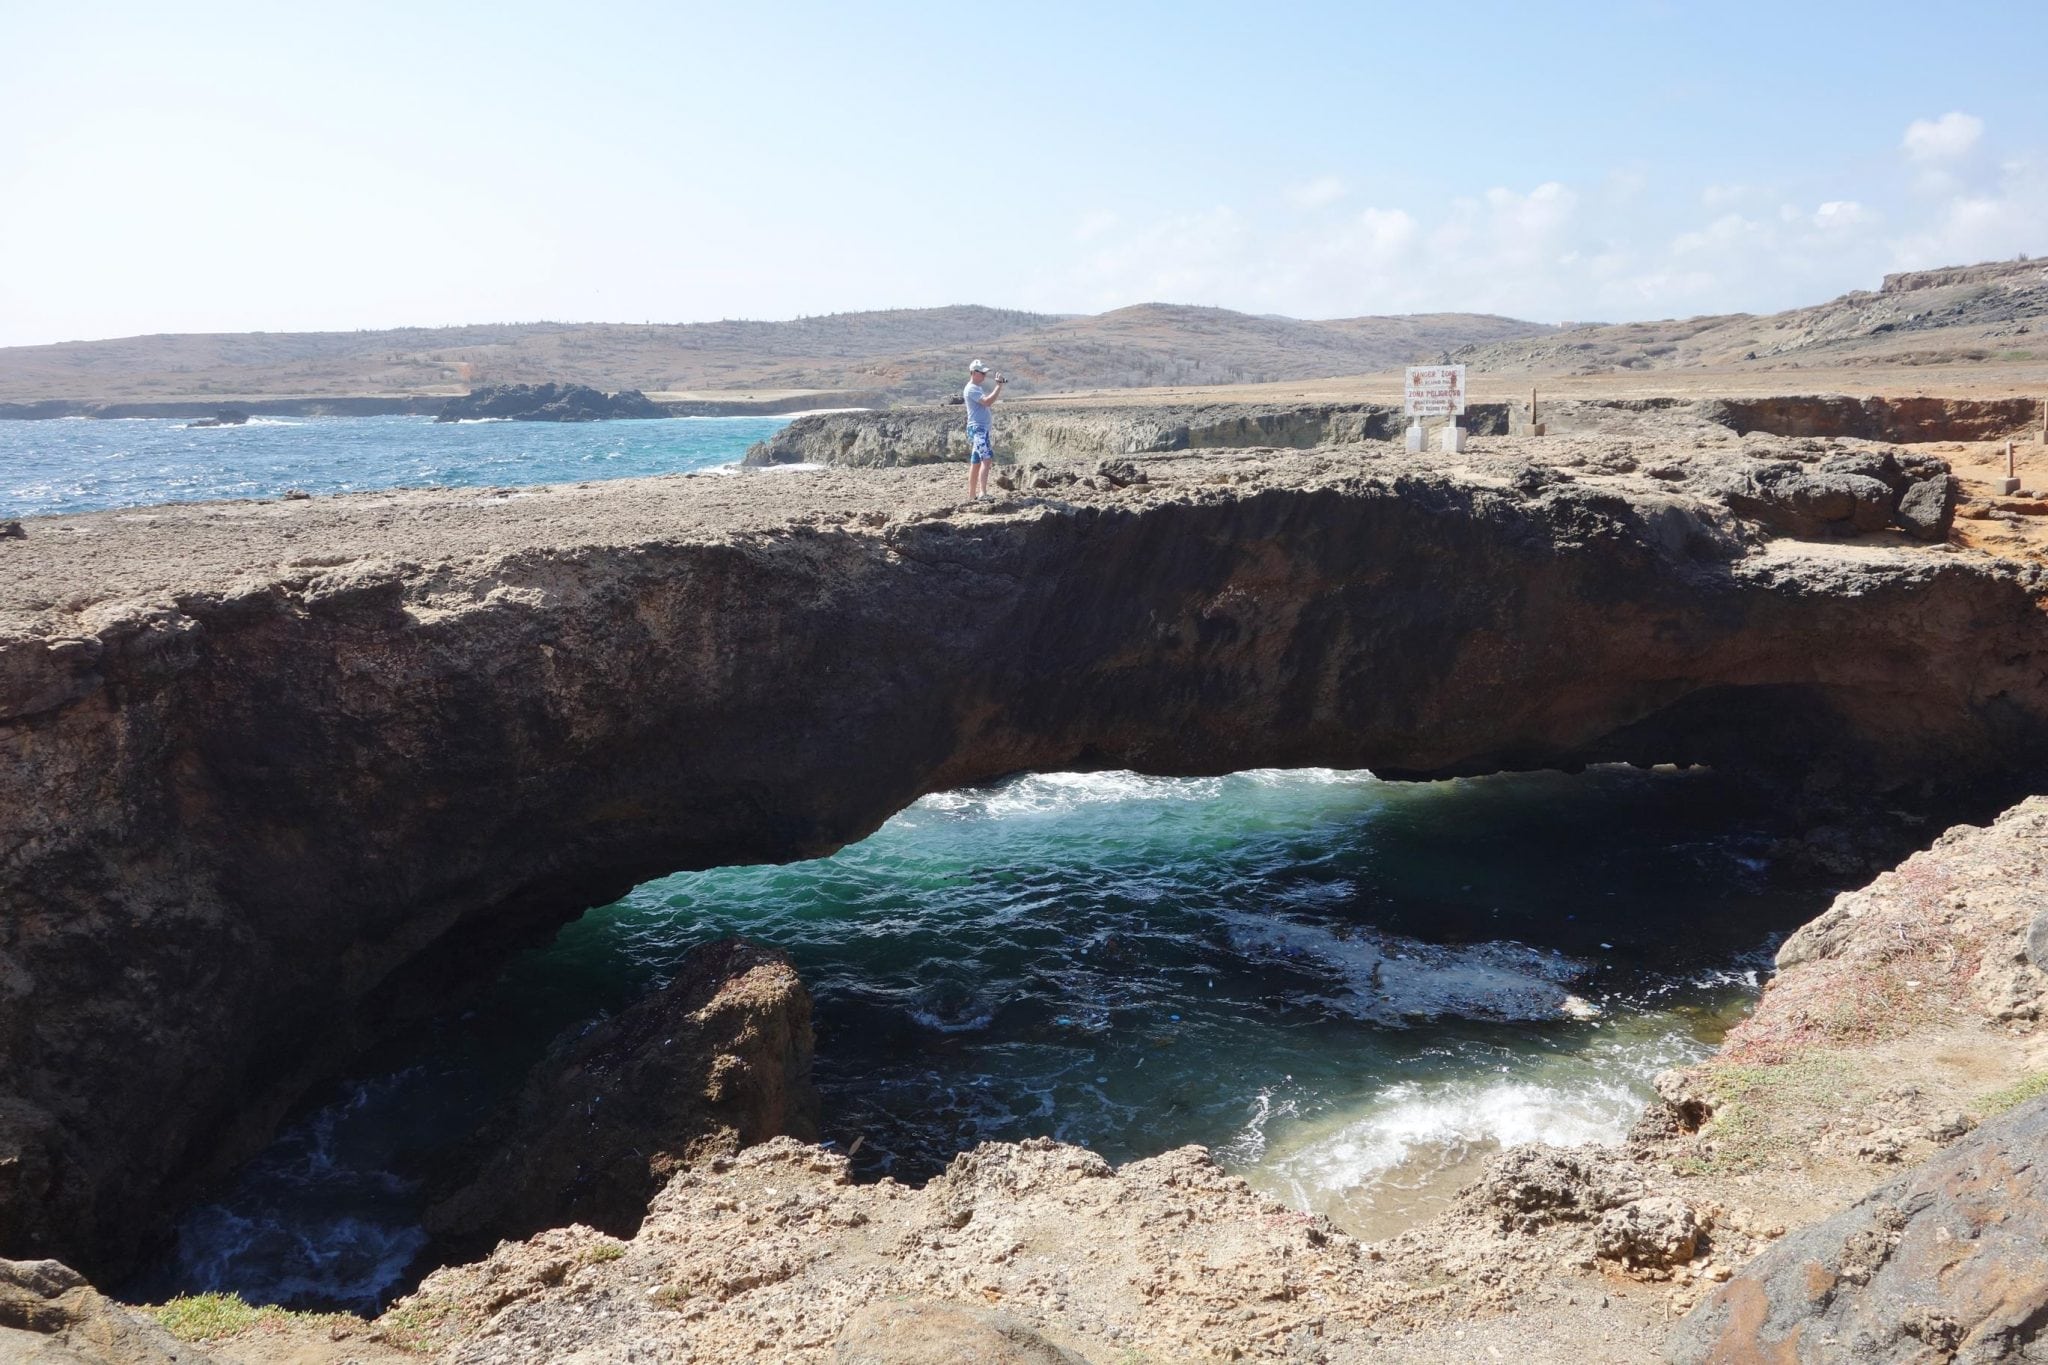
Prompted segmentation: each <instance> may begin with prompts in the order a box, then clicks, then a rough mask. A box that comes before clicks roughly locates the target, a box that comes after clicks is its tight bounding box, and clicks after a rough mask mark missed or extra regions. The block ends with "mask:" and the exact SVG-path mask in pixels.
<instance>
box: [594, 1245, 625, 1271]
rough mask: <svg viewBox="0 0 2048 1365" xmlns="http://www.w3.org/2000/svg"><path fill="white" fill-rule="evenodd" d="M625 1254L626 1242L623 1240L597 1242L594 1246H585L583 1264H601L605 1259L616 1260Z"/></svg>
mask: <svg viewBox="0 0 2048 1365" xmlns="http://www.w3.org/2000/svg"><path fill="white" fill-rule="evenodd" d="M625 1254H626V1244H625V1243H624V1242H599V1243H598V1244H597V1245H595V1246H592V1247H588V1248H585V1250H584V1252H583V1263H584V1264H585V1265H603V1264H604V1263H605V1262H606V1261H616V1260H618V1259H619V1258H620V1257H621V1256H624V1255H625Z"/></svg>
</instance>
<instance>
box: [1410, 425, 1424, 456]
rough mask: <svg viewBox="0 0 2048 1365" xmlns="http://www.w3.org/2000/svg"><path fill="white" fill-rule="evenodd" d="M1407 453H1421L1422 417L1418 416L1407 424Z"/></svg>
mask: <svg viewBox="0 0 2048 1365" xmlns="http://www.w3.org/2000/svg"><path fill="white" fill-rule="evenodd" d="M1408 453H1409V454H1411V455H1419V454H1421V453H1422V419H1421V418H1420V417H1418V418H1416V419H1415V420H1414V421H1412V422H1410V423H1409V424H1408Z"/></svg>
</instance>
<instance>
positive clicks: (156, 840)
mask: <svg viewBox="0 0 2048 1365" xmlns="http://www.w3.org/2000/svg"><path fill="white" fill-rule="evenodd" d="M1729 439H1730V440H1731V441H1732V440H1733V438H1732V437H1730V438H1729ZM1539 454H1540V455H1541V456H1542V461H1543V462H1542V463H1541V464H1535V463H1532V460H1531V457H1532V456H1533V455H1539ZM1825 455H1826V452H1825V451H1823V450H1820V449H1819V448H1818V447H1816V448H1815V450H1814V451H1807V450H1805V449H1803V448H1794V447H1786V448H1784V449H1776V448H1767V447H1764V446H1760V445H1759V444H1758V443H1757V442H1755V441H1754V440H1752V441H1750V442H1748V443H1746V444H1743V445H1742V446H1740V447H1739V448H1738V447H1735V446H1730V447H1728V448H1726V449H1713V450H1693V449H1691V448H1690V447H1688V448H1686V449H1685V450H1681V451H1676V452H1674V451H1671V450H1669V449H1668V448H1664V447H1658V446H1655V445H1654V443H1650V444H1645V445H1638V446H1637V447H1635V448H1633V450H1632V449H1631V447H1629V445H1628V443H1626V442H1616V441H1613V440H1609V439H1606V438H1602V439H1599V440H1592V441H1588V442H1583V443H1578V444H1574V443H1572V442H1550V443H1547V444H1545V445H1544V446H1541V447H1529V446H1525V445H1522V444H1521V443H1517V442H1514V441H1511V440H1498V441H1494V442H1490V443H1482V448H1480V449H1477V450H1475V451H1474V452H1473V453H1472V454H1471V455H1469V456H1467V457H1465V458H1464V459H1462V460H1458V461H1454V462H1451V463H1447V464H1446V463H1438V462H1435V461H1434V460H1433V459H1432V460H1413V459H1408V458H1404V457H1402V456H1399V455H1397V454H1393V453H1390V451H1389V449H1388V448H1387V447H1384V446H1362V447H1351V448H1339V449H1325V450H1318V451H1313V452H1308V453H1302V454H1289V453H1277V454H1276V453H1273V452H1266V453H1264V454H1251V455H1225V456H1184V457H1176V458H1148V459H1144V460H1142V461H1141V463H1142V464H1143V466H1144V469H1145V472H1146V474H1147V481H1146V482H1144V483H1142V484H1134V485H1133V486H1130V487H1124V488H1114V487H1108V486H1104V485H1103V483H1102V482H1101V481H1100V480H1095V479H1092V478H1083V479H1081V480H1079V481H1076V482H1074V483H1071V484H1067V485H1065V486H1063V487H1061V488H1059V489H1058V490H1055V491H1056V493H1057V496H1017V497H1011V498H1008V499H1005V500H999V501H996V502H993V503H984V504H981V505H978V506H962V505H960V504H959V503H958V502H957V501H955V498H956V496H957V495H956V488H955V485H956V482H957V481H956V479H955V477H954V471H937V470H930V471H927V470H868V471H827V472H817V473H796V474H790V473H783V474H777V475H772V476H741V477H731V476H705V477H697V478H688V477H684V478H672V479H662V480H649V481H641V482H632V483H616V484H608V485H602V486H597V487H589V488H562V489H553V490H547V489H542V490H530V491H526V492H521V493H518V494H510V493H495V494H493V493H479V492H476V491H455V492H447V491H443V492H431V491H421V492H398V493H379V494H366V495H359V496H350V497H344V498H334V499H312V500H302V501H290V502H279V503H239V504H216V505H202V506H187V507H174V508H158V509H148V510H143V511H134V512H121V513H108V514H99V515H92V516H84V517H76V518H61V519H48V520H32V521H29V522H27V523H26V524H25V532H26V534H25V535H24V537H23V538H21V539H18V540H7V541H0V562H4V564H5V566H6V569H7V572H6V574H5V576H4V580H0V752H4V753H5V755H6V759H5V762H4V764H0V906H4V919H0V1076H4V1077H5V1087H6V1093H5V1094H4V1095H0V1254H12V1255H16V1256H56V1257H61V1258H64V1259H66V1260H68V1261H70V1262H71V1263H73V1264H76V1265H78V1266H79V1267H80V1268H81V1269H84V1270H86V1271H88V1272H89V1273H92V1274H94V1275H98V1276H101V1277H105V1276H106V1275H108V1274H109V1272H111V1271H114V1270H117V1269H118V1268H119V1267H120V1266H121V1265H122V1264H123V1263H124V1261H126V1260H127V1259H128V1258H129V1257H131V1256H132V1255H133V1254H134V1253H135V1251H136V1250H137V1248H138V1247H139V1245H140V1244H141V1243H142V1241H143V1240H144V1239H145V1238H146V1237H147V1235H148V1234H149V1232H150V1230H151V1229H152V1228H153V1227H155V1226H160V1222H159V1220H160V1219H161V1218H162V1217H163V1216H164V1215H165V1214H166V1213H167V1212H168V1211H169V1210H170V1209H171V1208H172V1207H173V1206H174V1205H175V1203H176V1201H177V1200H178V1199H180V1198H182V1197H186V1196H188V1195H189V1193H190V1192H191V1191H192V1190H193V1189H194V1188H196V1186H197V1183H198V1182H200V1181H202V1180H203V1179H205V1178H206V1177H208V1176H209V1175H210V1174H212V1173H214V1172H217V1171H218V1170H219V1169H220V1168H221V1166H222V1165H223V1163H225V1162H227V1161H229V1160H232V1159H233V1158H235V1157H236V1156H238V1155H240V1154H242V1153H245V1152H247V1151H248V1150H250V1149H251V1147H252V1146H253V1145H255V1144H256V1143H258V1142H260V1141H261V1140H262V1139H263V1137H264V1135H265V1134H266V1133H267V1132H268V1131H269V1130H270V1128H271V1127H272V1126H273V1125H274V1123H275V1122H276V1120H277V1118H278V1117H279V1116H280V1115H281V1114H282V1113H283V1111H284V1109H285V1108H286V1106H288V1105H289V1104H290V1102H291V1101H292V1100H293V1099H294V1098H295V1097H296V1096H297V1095H299V1094H301V1093H303V1090H304V1088H305V1087H306V1086H308V1085H309V1084H311V1083H312V1081H313V1080H315V1079H316V1078H318V1077H320V1076H322V1075H324V1074H328V1073H330V1072H331V1070H332V1068H334V1067H335V1066H337V1065H338V1064H339V1062H340V1061H341V1059H343V1058H345V1057H346V1056H347V1055H349V1053H350V1052H351V1051H352V1050H353V1049H354V1048H356V1047H357V1046H359V1045H360V1043H361V1042H362V1041H363V1040H364V1039H365V1038H366V1037H368V1036H370V1035H371V1034H373V1033H374V1032H375V1031H377V1030H379V1029H381V1028H387V1027H390V1026H393V1025H394V1024H396V1023H399V1022H402V1021H403V1020H404V1019H405V1018H406V1017H407V1014H408V1012H409V1011H416V1010H418V1009H421V1008H425V1007H426V1005H428V1004H438V1003H440V1002H441V1001H442V1000H443V999H444V998H445V996H446V993H447V991H448V990H449V989H450V988H452V987H454V986H456V985H459V984H460V983H462V982H464V981H471V980H474V979H476V978H477V977H478V976H479V975H480V974H482V973H485V972H487V971H489V970H490V968H491V966H492V964H493V963H494V962H495V961H497V960H498V957H497V955H498V954H500V953H502V952H504V951H506V950H508V949H509V948H511V947H513V946H516V945H519V944H521V943H524V942H528V941H531V939H532V938H533V937H534V936H536V935H540V934H544V933H546V932H548V931H549V930H551V929H552V928H553V927H554V926H556V925H558V924H560V923H562V922H563V921H564V920H566V919H568V918H570V917H572V916H574V915H575V914H577V913H579V912H580V911H581V910H582V909H584V908H585V907H588V906H590V905H594V904H601V903H604V902H606V901H609V900H611V899H614V898H615V897H616V896H618V895H619V894H621V893H622V892H623V891H625V890H626V889H627V888H628V887H630V886H631V885H633V884H635V883H636V882H639V881H641V880H644V879H646V878H649V877H652V876H656V875H660V874H665V873H668V872H671V871H674V870H677V869H684V868H701V867H707V866H712V865H716V864H725V863H743V862H760V861H773V860H783V859H790V858H797V857H807V856H814V855H818V854H822V853H825V852H828V851H830V850H832V849H833V848H836V847H838V846H840V845H841V844H843V843H845V842H847V841H849V840H852V839H856V838H859V837H861V836H863V835H864V834H866V833H868V832H869V831H871V830H873V829H874V828H875V827H876V826H877V825H878V824H879V823H880V822H881V821H882V820H884V819H886V818H887V817H888V816H889V815H890V814H892V813H893V812H894V811H896V810H898V809H900V808H901V807H902V806H903V805H904V804H906V803H907V802H909V801H910V800H912V799H914V798H916V797H917V796H919V795H920V794H922V793H925V792H929V791H933V790H939V789H944V788H949V787H956V786H960V785H965V784H972V783H976V782H981V781H985V780H988V779H990V778H993V777H996V776H999V775H1002V774H1006V773H1010V772H1015V771H1018V770H1024V769H1047V770H1049V769H1091V768H1102V767H1113V766H1129V767H1134V768H1138V769H1141V770H1145V771H1149V772H1154V773H1169V774H1206V773H1220V772H1225V771H1230V770H1234V769H1239V768H1245V767H1253V766H1269V765H1295V764H1316V765H1338V766H1358V767H1370V768H1373V769H1375V770H1377V771H1379V772H1381V773H1382V774H1384V775H1388V776H1428V775H1443V774H1455V773H1475V772H1485V771H1492V770H1498V769H1503V768H1527V767H1537V766H1547V765H1567V766H1568V765H1576V764H1583V763H1591V762H1600V761H1610V760H1615V761H1639V762H1665V761H1678V762H1707V763H1713V764H1716V765H1720V766H1723V767H1726V768H1729V769H1733V770H1739V771H1745V772H1750V773H1754V774H1758V775H1760V776H1768V777H1770V778H1772V779H1773V780H1778V781H1782V782H1784V783H1785V784H1786V785H1785V790H1787V792H1788V793H1803V794H1804V795H1803V797H1802V799H1813V798H1815V797H1825V796H1826V795H1827V794H1828V793H1830V792H1843V791H1863V792H1873V793H1883V792H1888V791H1894V790H1899V789H1901V788H1908V787H1910V788H1913V789H1916V790H1917V789H1919V788H1920V787H1922V786H1923V785H1925V784H1936V785H1939V784H1956V785H1964V786H1967V785H1969V784H1973V783H1978V782H1982V781H1986V780H1992V779H2000V778H2006V777H2010V776H2011V775H2012V774H2014V773H2015V772H2016V771H2018V770H2020V769H2021V768H2022V767H2024V765H2026V764H2028V763H2030V762H2038V760H2039V758H2040V756H2041V754H2042V753H2043V752H2044V749H2048V632H2044V629H2043V616H2042V613H2041V611H2040V609H2039V606H2038V603H2039V601H2040V599H2041V598H2042V596H2043V594H2044V593H2048V581H2044V578H2043V576H2042V575H2041V573H2039V572H2038V571H2037V570H2035V569H2031V568H2026V567H2021V566H2018V565H2014V564H2010V563H2005V562H2001V561H1996V560H1992V559H1990V558H1988V557H1984V556H1980V555H1975V554H1968V553H1961V552H1953V551H1949V550H1947V549H1945V548H1942V547H1939V546H1936V547H1922V546H1918V545H1915V544H1911V543H1909V542H1906V541H1904V540H1903V539H1900V538H1897V537H1896V533H1893V532H1883V533H1877V534H1874V535H1872V534H1862V533H1858V534H1859V535H1860V538H1851V539H1849V540H1832V539H1831V540H1830V541H1829V542H1828V543H1825V544H1810V543H1807V542H1804V541H1799V540H1794V539H1782V538H1781V539H1771V538H1770V536H1769V535H1768V534H1767V532H1766V531H1765V529H1764V528H1762V527H1761V526H1760V525H1759V524H1758V523H1756V522H1755V521H1751V520H1745V519H1744V518H1742V517H1741V516H1739V515H1738V514H1737V512H1736V511H1735V510H1732V508H1731V504H1730V503H1729V502H1728V501H1727V500H1726V499H1725V498H1723V497H1721V496H1720V495H1719V494H1718V493H1716V492H1715V489H1717V488H1718V487H1720V483H1718V482H1717V481H1725V480H1727V479H1730V478H1738V477H1741V478H1747V477H1748V475H1746V474H1745V473H1744V471H1745V470H1752V469H1755V468H1762V467H1764V466H1767V465H1772V464H1786V463H1789V464H1795V465H1803V464H1805V463H1812V462H1816V461H1820V460H1822V459H1823V458H1824V457H1825ZM1091 483H1093V484H1095V486H1093V487H1090V486H1089V484H1091ZM1872 496H1873V497H1875V496H1877V495H1876V494H1872ZM1849 505H1850V506H1851V508H1852V510H1853V508H1854V507H1856V506H1861V505H1862V504H1860V503H1858V502H1856V500H1855V499H1853V498H1852V499H1850V504H1849ZM1860 524H1861V523H1859V522H1856V521H1855V520H1854V518H1853V517H1851V518H1849V519H1848V520H1844V521H1842V522H1840V523H1831V525H1838V527H1839V529H1840V530H1842V531H1844V532H1857V528H1858V526H1859V525H1860Z"/></svg>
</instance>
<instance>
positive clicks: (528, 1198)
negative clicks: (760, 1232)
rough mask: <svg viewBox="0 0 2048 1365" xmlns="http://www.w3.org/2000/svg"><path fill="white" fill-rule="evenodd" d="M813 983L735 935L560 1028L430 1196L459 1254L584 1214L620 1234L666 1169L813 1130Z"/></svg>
mask: <svg viewBox="0 0 2048 1365" xmlns="http://www.w3.org/2000/svg"><path fill="white" fill-rule="evenodd" d="M810 1073H811V998H810V994H809V992H807V991H806V990H805V989H804V987H803V983H802V982H801V981H799V980H798V979H797V974H796V969H795V968H793V967H792V966H790V963H789V959H788V958H787V957H786V956H784V955H783V954H782V953H780V952H777V951H775V950H774V949H772V948H761V947H757V946H755V945H753V944H751V943H744V942H741V941H740V940H738V939H725V940H722V941H720V942H717V943H710V944H706V945H704V946H703V947H701V948H698V949H696V950H694V951H693V952H691V953H690V955H689V956H688V957H687V958H685V959H684V960H683V963H682V965H681V966H680V967H679V968H678V969H677V972H676V976H675V979H674V980H673V981H671V982H670V983H669V984H668V985H667V986H665V987H663V988H662V989H661V990H658V991H656V992H654V993H653V994H652V995H650V996H648V997H647V998H646V999H643V1000H641V1001H639V1002H638V1003H636V1004H634V1005H633V1006H631V1007H630V1008H628V1009H626V1010H625V1011H623V1012H622V1013H620V1014H619V1015H618V1016H616V1017H615V1018H612V1019H608V1020H605V1021H604V1022H602V1023H599V1024H597V1025H595V1026H593V1027H591V1028H590V1029H588V1030H586V1031H580V1032H577V1033H574V1034H572V1035H571V1036H570V1037H568V1038H567V1039H565V1040H564V1041H563V1042H561V1043H558V1044H557V1045H556V1046H555V1048H554V1049H553V1050H552V1051H551V1052H550V1054H549V1056H548V1057H547V1058H546V1059H545V1060H543V1061H542V1062H541V1063H540V1064H539V1065H538V1066H536V1067H535V1068H534V1072H533V1075H532V1076H531V1077H530V1078H529V1079H528V1081H527V1083H526V1086H525V1088H524V1090H523V1091H522V1092H521V1094H520V1095H519V1097H518V1098H517V1099H516V1100H515V1101H514V1102H513V1103H512V1104H511V1105H509V1106H508V1108H507V1110H506V1112H505V1113H503V1114H501V1115H500V1116H499V1117H498V1118H497V1119H496V1120H494V1121H492V1122H490V1123H488V1124H486V1125H485V1132H486V1137H485V1139H484V1141H486V1142H487V1143H488V1144H489V1146H490V1147H491V1148H492V1149H493V1150H492V1152H491V1155H490V1156H489V1157H488V1158H487V1159H486V1160H485V1161H484V1162H483V1164H482V1166H481V1168H480V1169H479V1170H477V1171H476V1172H475V1174H474V1176H473V1178H471V1179H470V1180H469V1181H468V1183H466V1184H465V1185H463V1186H462V1187H461V1188H459V1189H457V1190H455V1191H453V1192H452V1193H450V1194H448V1195H447V1196H446V1197H444V1198H443V1199H441V1200H440V1201H439V1202H437V1203H436V1204H434V1205H433V1207H431V1208H430V1209H429V1210H428V1211H427V1215H426V1219H425V1222H426V1226H427V1230H428V1231H429V1232H430V1233H432V1234H433V1235H434V1236H436V1237H437V1238H438V1239H440V1240H441V1241H442V1242H443V1243H444V1249H445V1250H447V1251H448V1252H450V1253H451V1254H454V1255H461V1254H465V1253H469V1252H475V1251H479V1250H482V1249H485V1248H488V1247H489V1246H490V1244H491V1243H493V1242H496V1241H498V1240H499V1239H501V1238H512V1237H525V1236H528V1235H529V1234H531V1233H533V1232H536V1231H538V1230H540V1229H542V1228H549V1227H559V1226H563V1225H566V1224H570V1223H583V1224H586V1225H588V1226H590V1227H594V1228H597V1229H599V1230H600V1231H603V1232H608V1233H611V1234H613V1235H615V1236H621V1237H629V1236H631V1235H632V1234H633V1233H634V1231H635V1230H637V1229H638V1228H639V1226H640V1220H641V1217H642V1216H643V1215H644V1214H645V1213H646V1211H647V1201H648V1200H649V1199H650V1198H651V1197H652V1196H653V1195H654V1193H655V1191H657V1190H659V1189H660V1188H661V1186H662V1185H663V1184H665V1183H666V1182H667V1180H668V1178H669V1177H670V1176H671V1175H674V1174H675V1172H676V1171H678V1170H680V1169H681V1168H683V1167H685V1166H690V1165H694V1164H696V1163H698V1162H700V1161H703V1160H705V1159H708V1158H709V1157H712V1156H725V1155H730V1154H732V1153H733V1152H736V1151H738V1150H739V1149H740V1148H741V1147H746V1146H751V1145H752V1144H754V1143H757V1142H762V1141H765V1140H767V1139H768V1138H771V1137H799V1138H804V1139H806V1140H808V1139H812V1138H815V1137H816V1136H817V1128H818V1100H817V1094H816V1092H815V1091H814V1090H813V1089H812V1088H811V1074H810Z"/></svg>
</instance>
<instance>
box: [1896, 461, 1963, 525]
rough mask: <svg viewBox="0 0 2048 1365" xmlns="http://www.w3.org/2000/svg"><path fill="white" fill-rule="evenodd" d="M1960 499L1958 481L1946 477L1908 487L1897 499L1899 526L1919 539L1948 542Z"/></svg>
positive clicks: (1959, 483)
mask: <svg viewBox="0 0 2048 1365" xmlns="http://www.w3.org/2000/svg"><path fill="white" fill-rule="evenodd" d="M1961 496H1962V484H1961V482H1960V481H1959V480H1957V479H1956V478H1954V477H1953V476H1952V475H1949V474H1938V475H1936V476H1935V477H1933V478H1928V479H1922V480H1920V481H1919V482H1918V483H1914V484H1909V485H1908V486H1907V488H1906V491H1905V492H1904V493H1902V494H1901V495H1900V496H1899V510H1898V513H1897V516H1898V521H1899V525H1900V526H1901V527H1903V528H1904V529H1905V530H1906V532H1907V533H1908V534H1910V535H1913V536H1915V537H1917V538H1919V539H1921V540H1947V539H1948V532H1949V527H1950V526H1951V525H1953V524H1954V522H1955V519H1956V500H1957V499H1958V498H1959V497H1961Z"/></svg>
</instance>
